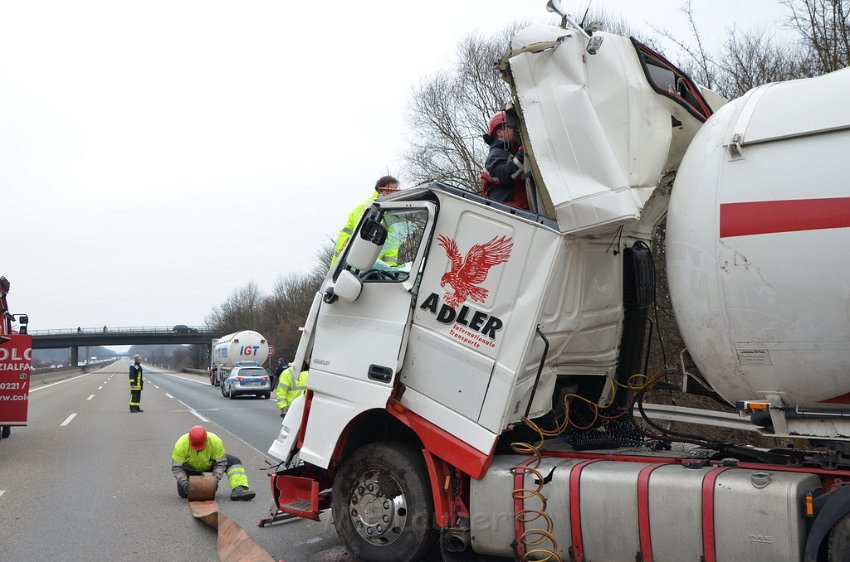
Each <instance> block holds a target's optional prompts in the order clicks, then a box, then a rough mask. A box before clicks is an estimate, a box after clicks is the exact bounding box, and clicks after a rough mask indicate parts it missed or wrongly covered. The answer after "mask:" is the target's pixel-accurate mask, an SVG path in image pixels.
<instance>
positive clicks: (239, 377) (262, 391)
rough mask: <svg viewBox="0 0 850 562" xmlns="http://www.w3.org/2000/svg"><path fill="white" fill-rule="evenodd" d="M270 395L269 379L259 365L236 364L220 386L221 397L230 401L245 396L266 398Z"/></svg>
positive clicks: (270, 385) (251, 363)
mask: <svg viewBox="0 0 850 562" xmlns="http://www.w3.org/2000/svg"><path fill="white" fill-rule="evenodd" d="M271 393H272V384H271V379H270V378H269V374H268V373H267V372H266V370H265V369H263V368H262V367H261V366H260V364H259V363H253V362H250V363H249V362H244V361H243V362H239V363H237V364H236V366H235V367H234V368H233V369H232V370H231V371H230V374H229V375H228V377H227V378H226V379H224V382H223V383H222V384H221V395H222V396H224V397H226V398H230V399H231V400H233V399H234V398H236V397H237V396H242V395H245V394H253V395H254V396H262V397H263V398H268V397H269V396H271Z"/></svg>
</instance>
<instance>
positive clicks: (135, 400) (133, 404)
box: [130, 390, 142, 412]
mask: <svg viewBox="0 0 850 562" xmlns="http://www.w3.org/2000/svg"><path fill="white" fill-rule="evenodd" d="M141 404H142V391H141V390H131V391H130V411H131V412H135V411H136V410H138V409H139V406H141Z"/></svg>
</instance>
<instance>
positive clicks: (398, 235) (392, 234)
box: [360, 209, 428, 282]
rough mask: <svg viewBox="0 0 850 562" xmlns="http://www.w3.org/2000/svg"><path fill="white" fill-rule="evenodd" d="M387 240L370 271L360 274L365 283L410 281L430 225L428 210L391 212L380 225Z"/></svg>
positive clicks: (387, 213) (396, 210) (395, 210)
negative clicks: (414, 262) (411, 270)
mask: <svg viewBox="0 0 850 562" xmlns="http://www.w3.org/2000/svg"><path fill="white" fill-rule="evenodd" d="M381 222H382V223H383V225H384V226H385V227H386V228H387V240H386V242H384V246H383V248H382V249H381V253H380V254H379V256H378V259H377V260H375V263H374V264H373V265H372V267H371V269H369V270H368V271H363V272H361V273H360V278H361V279H363V280H364V281H384V282H388V281H389V282H400V281H405V280H407V278H408V277H410V268H411V265H412V264H413V260H414V259H416V252H417V251H418V250H419V244H420V243H421V242H422V233H423V232H424V231H425V225H426V224H427V222H428V211H427V210H426V209H389V210H387V211H386V212H385V213H384V218H383V220H382V221H381Z"/></svg>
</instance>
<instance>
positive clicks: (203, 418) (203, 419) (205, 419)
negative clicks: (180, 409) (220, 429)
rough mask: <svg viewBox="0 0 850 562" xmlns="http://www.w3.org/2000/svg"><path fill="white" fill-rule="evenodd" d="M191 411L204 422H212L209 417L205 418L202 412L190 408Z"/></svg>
mask: <svg viewBox="0 0 850 562" xmlns="http://www.w3.org/2000/svg"><path fill="white" fill-rule="evenodd" d="M189 413H191V414H192V415H193V416H195V417H196V418H198V419H199V420H201V421H204V422H207V423H209V422H210V420H208V419H207V418H205V417H204V416H202V415H201V414H199V413H198V412H196V411H195V410H189Z"/></svg>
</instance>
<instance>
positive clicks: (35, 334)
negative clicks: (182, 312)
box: [29, 326, 224, 365]
mask: <svg viewBox="0 0 850 562" xmlns="http://www.w3.org/2000/svg"><path fill="white" fill-rule="evenodd" d="M29 333H30V334H32V347H33V349H62V348H70V349H71V364H72V365H76V364H78V363H79V348H80V347H88V346H92V347H93V346H103V345H162V344H177V345H180V344H195V345H206V346H207V347H210V346H211V344H212V340H213V339H214V338H220V337H221V336H223V335H224V333H223V332H221V331H217V330H211V329H209V328H206V327H192V326H174V327H172V326H134V327H118V328H112V327H109V326H104V327H102V328H71V329H61V330H33V331H31V332H29ZM207 356H209V354H208V355H207Z"/></svg>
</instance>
